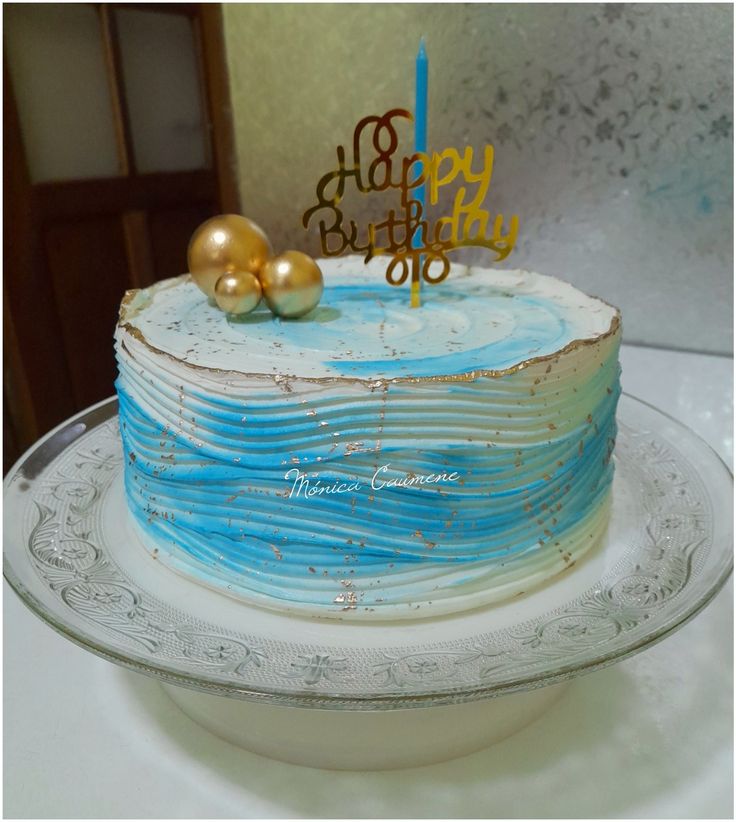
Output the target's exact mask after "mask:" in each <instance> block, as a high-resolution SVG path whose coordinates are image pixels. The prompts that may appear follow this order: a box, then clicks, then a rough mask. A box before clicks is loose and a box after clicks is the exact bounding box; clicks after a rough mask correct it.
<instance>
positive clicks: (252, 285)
mask: <svg viewBox="0 0 736 822" xmlns="http://www.w3.org/2000/svg"><path fill="white" fill-rule="evenodd" d="M260 301H261V284H260V282H259V281H258V277H256V275H255V274H251V273H250V271H229V272H227V273H226V274H223V275H222V276H221V277H220V278H219V279H218V280H217V282H216V283H215V302H216V303H217V307H218V308H219V309H220V310H221V311H225V312H226V313H227V314H248V313H250V312H251V311H252V310H253V309H254V308H255V307H256V306H257V305H258V303H259V302H260Z"/></svg>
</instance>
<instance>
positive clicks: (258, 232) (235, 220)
mask: <svg viewBox="0 0 736 822" xmlns="http://www.w3.org/2000/svg"><path fill="white" fill-rule="evenodd" d="M272 254H273V249H272V248H271V243H269V241H268V237H266V235H265V234H264V233H263V230H262V229H261V228H259V227H258V226H257V225H256V224H255V223H254V222H253V221H252V220H249V219H248V218H247V217H241V216H240V215H239V214H220V215H219V216H218V217H212V218H211V219H210V220H207V221H206V222H204V223H202V225H201V226H199V228H198V229H197V230H196V231H195V232H194V234H192V239H191V240H190V241H189V249H188V250H187V261H188V263H189V271H190V273H191V275H192V277H193V278H194V282H195V283H197V285H198V286H199V287H200V288H201V289H202V291H204V293H205V294H206V295H207V296H208V297H214V296H215V283H216V282H217V281H218V279H219V278H220V277H221V276H222V275H223V274H224V273H226V272H231V271H249V272H250V273H251V274H258V272H259V271H260V269H261V267H262V266H263V264H264V263H265V262H266V260H267V259H268V258H269V257H270V256H271V255H272Z"/></svg>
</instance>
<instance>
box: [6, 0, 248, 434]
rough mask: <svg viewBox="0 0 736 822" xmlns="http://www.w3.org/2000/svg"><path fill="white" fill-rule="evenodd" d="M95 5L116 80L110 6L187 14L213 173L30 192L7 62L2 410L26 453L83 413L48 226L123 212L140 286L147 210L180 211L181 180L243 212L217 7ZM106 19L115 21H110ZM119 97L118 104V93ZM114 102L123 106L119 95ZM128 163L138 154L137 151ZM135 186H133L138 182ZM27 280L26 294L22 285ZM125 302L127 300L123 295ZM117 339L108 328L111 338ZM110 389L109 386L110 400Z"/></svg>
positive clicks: (124, 136)
mask: <svg viewBox="0 0 736 822" xmlns="http://www.w3.org/2000/svg"><path fill="white" fill-rule="evenodd" d="M95 5H97V6H100V7H102V6H105V7H106V8H105V10H104V12H103V13H102V14H101V23H102V25H103V39H105V40H106V50H107V59H108V61H109V60H113V61H117V66H116V72H113V73H112V75H111V76H113V77H119V72H120V63H119V49H118V47H117V41H116V37H115V32H114V16H113V15H110V14H109V11H110V10H111V9H112V8H116V7H130V8H136V9H138V10H141V11H148V12H159V13H160V12H167V11H171V12H173V13H178V14H186V15H187V16H189V17H190V18H191V20H192V23H193V28H194V34H195V45H196V48H197V49H198V52H199V55H200V65H201V66H202V67H203V74H204V76H203V77H202V78H201V79H202V83H203V87H204V89H203V90H204V91H205V92H206V93H205V94H203V98H204V100H205V102H206V111H205V116H206V120H207V131H208V141H209V145H210V150H211V169H210V170H208V171H191V172H178V173H175V174H168V173H155V174H141V175H138V174H136V173H135V168H134V167H132V168H130V167H129V168H128V169H126V170H127V171H128V172H132V173H131V174H130V175H129V176H128V177H126V178H109V179H103V180H70V181H68V182H63V183H54V184H44V183H40V184H36V185H33V184H32V183H31V181H30V175H29V170H28V164H27V159H26V155H25V150H24V147H23V140H22V135H21V129H20V121H19V118H18V110H17V105H16V101H15V96H14V93H13V88H12V83H11V80H10V73H9V71H8V67H7V64H6V63H4V78H3V90H4V96H3V114H4V118H3V137H4V164H5V170H4V176H3V192H4V198H5V219H4V221H3V241H4V243H3V261H4V268H5V272H6V277H5V280H4V284H3V303H4V304H3V314H4V322H5V333H4V342H5V357H4V362H3V368H4V374H5V375H6V376H7V384H8V386H9V387H10V388H11V391H12V396H8V394H7V393H6V392H4V400H5V402H4V406H5V409H6V412H7V413H8V414H9V416H10V423H11V426H10V427H11V429H12V432H13V440H14V445H15V446H16V447H17V448H19V449H21V450H22V449H25V448H26V447H28V446H29V445H31V444H32V443H33V442H34V441H35V440H36V439H37V438H38V437H39V436H41V435H42V434H44V433H45V432H46V431H48V430H49V429H50V428H51V427H53V426H54V425H56V424H57V423H58V422H60V421H61V420H60V419H59V415H60V414H61V415H63V417H62V419H63V418H65V417H67V416H69V415H71V414H72V413H73V412H74V411H75V410H76V409H75V404H74V399H73V396H72V389H71V384H72V383H71V377H70V374H69V370H68V367H67V364H66V360H65V357H64V352H63V350H62V346H61V344H60V340H61V339H62V335H61V328H60V325H59V320H58V314H57V311H58V308H57V305H56V300H55V298H54V294H53V293H52V290H51V289H49V288H48V283H49V282H50V277H49V272H48V267H47V265H46V262H45V259H44V253H43V237H42V233H43V228H44V226H43V225H42V224H41V219H42V218H43V219H45V220H48V219H49V218H50V217H53V218H55V219H64V217H65V216H71V215H72V213H74V214H75V215H79V214H80V208H81V210H82V211H85V209H88V213H89V214H90V215H91V214H104V213H116V212H117V213H120V212H121V211H122V212H123V217H122V225H123V232H124V235H125V245H126V253H127V256H128V263H129V265H130V269H131V273H132V279H133V283H132V284H133V285H142V284H145V283H146V282H150V281H151V280H152V279H153V276H152V271H153V268H152V264H151V260H150V254H149V252H148V250H147V249H148V248H149V247H150V245H149V242H148V240H149V238H148V236H147V225H146V220H145V213H144V211H145V209H146V208H150V207H152V206H154V207H158V208H162V207H166V206H171V207H175V206H176V205H178V204H179V201H180V199H181V192H182V190H183V181H184V182H185V184H186V187H187V188H188V190H189V191H191V190H192V189H194V190H195V191H196V192H197V194H198V195H201V197H202V199H203V200H204V199H211V200H212V201H215V202H217V203H218V204H219V209H220V211H222V212H234V213H237V212H238V211H239V209H240V201H239V195H238V189H237V179H236V173H235V168H236V160H235V139H234V134H233V123H232V116H231V105H230V93H229V81H228V71H227V62H226V57H225V42H224V32H223V23H222V9H221V7H220V4H215V3H198V4H186V3H172V4H166V5H164V4H160V5H159V4H155V5H148V4H145V3H112V4H95ZM105 16H107V17H108V23H107V24H105ZM111 35H112V37H111ZM113 99H116V95H115V94H113ZM117 99H121V98H120V96H119V95H118V97H117ZM122 99H124V97H123V98H122ZM126 117H127V114H126V112H125V111H123V110H120V111H118V112H116V120H117V122H116V127H117V129H118V140H119V141H120V140H123V141H126V140H128V141H129V140H130V132H129V128H127V127H126V126H127V124H126ZM122 156H130V157H132V156H133V155H132V151H129V152H127V153H126V154H124V155H122ZM133 166H134V164H133ZM184 175H186V179H184ZM213 177H214V181H215V182H214V183H213ZM121 180H124V181H125V182H124V183H123V182H121ZM131 180H133V181H134V184H133V185H131ZM124 189H125V191H124ZM21 283H22V286H23V287H22V288H21V287H19V285H20V284H21ZM120 296H121V297H122V294H121V295H120ZM29 316H32V317H33V318H34V322H33V323H27V322H23V323H19V322H17V321H16V320H17V318H18V317H29ZM112 332H113V329H112V328H111V329H110V334H111V336H112ZM38 373H44V374H45V375H46V377H45V380H44V384H42V385H39V384H33V382H32V381H30V380H29V379H28V378H27V375H28V374H38ZM112 389H113V387H112V385H111V386H110V391H111V393H112Z"/></svg>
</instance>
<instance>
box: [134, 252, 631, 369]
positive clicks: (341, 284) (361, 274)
mask: <svg viewBox="0 0 736 822" xmlns="http://www.w3.org/2000/svg"><path fill="white" fill-rule="evenodd" d="M318 262H319V265H320V268H321V269H322V272H323V275H324V280H325V290H324V294H323V297H322V301H321V302H320V304H319V305H318V306H317V307H316V308H315V309H314V310H313V311H311V312H310V313H309V314H308V315H306V316H305V317H302V318H300V319H298V320H293V319H291V320H282V319H279V318H276V317H274V316H273V315H272V314H271V312H270V311H269V310H268V309H267V308H266V307H265V305H264V304H262V305H261V306H259V307H258V308H257V309H256V310H255V311H254V312H252V313H251V314H248V315H245V316H243V317H232V316H228V315H226V314H224V313H223V312H222V311H220V310H219V309H218V308H217V307H216V306H214V305H210V304H209V303H208V301H207V298H206V297H205V295H204V294H203V293H202V292H201V291H200V290H199V289H198V288H197V286H196V285H195V283H194V282H193V281H192V280H191V278H190V277H189V276H188V275H184V276H182V277H176V278H173V279H170V280H163V281H161V282H159V283H156V284H155V285H153V286H151V287H149V288H147V289H141V290H137V291H132V292H128V294H127V295H126V298H125V300H124V301H123V306H122V307H121V315H120V325H121V326H122V327H123V328H127V329H128V330H132V331H133V333H134V334H135V336H136V337H138V338H139V339H142V340H143V341H144V342H145V343H146V344H148V345H149V346H150V347H152V348H154V349H157V350H158V351H162V352H165V353H167V354H169V355H171V356H173V357H174V358H176V359H177V360H180V361H181V362H183V363H186V364H189V365H193V366H198V367H200V368H209V369H214V370H218V371H233V372H240V373H243V374H249V375H251V374H264V375H270V376H276V375H283V376H299V377H305V378H330V377H332V378H335V377H337V378H352V379H360V380H386V379H401V378H409V379H411V378H426V377H434V376H459V375H465V374H473V373H478V372H505V371H508V370H510V369H513V368H515V367H518V366H519V365H520V364H521V363H525V362H527V361H529V360H531V359H536V358H541V357H547V356H550V355H554V354H556V353H557V352H559V351H561V350H563V349H565V348H567V347H569V346H571V345H572V344H575V343H576V342H579V341H592V340H596V339H599V338H600V337H602V336H605V335H607V334H609V333H612V332H614V331H615V330H616V328H617V327H618V324H619V314H618V311H617V310H616V309H615V308H613V307H612V306H610V305H608V304H607V303H605V302H603V301H602V300H599V299H597V298H595V297H589V296H587V295H585V294H583V293H582V292H581V291H578V290H577V289H576V288H574V287H573V286H571V285H569V284H568V283H565V282H562V281H561V280H557V279H555V278H554V277H549V276H544V275H541V274H534V273H531V272H527V271H519V270H513V271H512V270H500V269H482V268H472V267H470V268H467V267H465V266H459V265H453V267H452V269H451V271H450V274H449V276H448V277H447V279H446V280H444V282H442V283H440V284H439V285H432V286H425V287H423V288H422V306H421V307H420V308H410V306H409V288H408V284H405V285H404V286H401V287H396V286H392V285H390V284H389V283H387V282H386V280H385V269H386V265H387V260H386V259H385V258H376V259H374V260H372V261H371V262H370V263H368V264H367V265H366V264H365V263H364V262H363V260H362V258H360V257H341V258H336V259H330V260H319V261H318Z"/></svg>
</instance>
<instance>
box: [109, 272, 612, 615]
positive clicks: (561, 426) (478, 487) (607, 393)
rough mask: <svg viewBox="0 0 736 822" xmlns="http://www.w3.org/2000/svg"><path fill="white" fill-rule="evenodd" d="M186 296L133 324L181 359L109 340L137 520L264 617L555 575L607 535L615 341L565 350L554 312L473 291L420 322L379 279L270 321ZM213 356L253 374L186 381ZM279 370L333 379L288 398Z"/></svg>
mask: <svg viewBox="0 0 736 822" xmlns="http://www.w3.org/2000/svg"><path fill="white" fill-rule="evenodd" d="M177 289H178V293H177V294H176V295H175V299H174V297H172V296H171V295H169V299H170V305H168V304H167V303H166V302H162V305H161V306H159V308H158V314H156V312H151V315H152V316H151V317H150V318H147V316H146V312H145V311H143V312H142V313H141V315H140V317H139V318H138V319H137V322H136V324H137V325H138V327H139V328H140V329H141V330H142V332H143V333H144V334H146V333H147V332H148V333H149V334H150V332H151V329H153V328H155V325H156V323H158V325H159V327H162V328H163V327H165V328H166V333H167V334H168V337H167V338H166V339H167V341H168V342H169V343H170V345H169V348H171V353H173V354H174V355H175V356H176V358H177V360H179V361H180V362H178V363H175V364H173V365H172V361H170V360H168V359H167V358H166V357H161V355H160V354H157V353H155V352H154V351H151V350H150V349H149V348H147V347H146V346H145V345H144V344H142V343H140V342H138V341H137V340H135V339H133V338H125V337H124V336H123V335H119V338H118V361H119V370H120V373H119V377H118V380H117V383H116V387H117V391H118V396H119V400H120V424H121V432H122V439H123V444H124V448H125V453H126V455H127V460H126V471H125V484H126V493H127V497H128V501H129V505H130V509H131V511H132V512H133V514H134V515H135V517H136V519H137V520H138V522H139V523H140V525H141V527H142V528H143V530H144V531H145V533H146V534H147V535H148V537H149V538H150V539H152V540H153V541H154V542H155V543H156V544H157V545H159V546H162V547H163V548H164V549H165V550H167V551H170V552H171V554H172V556H173V557H175V558H176V559H177V562H178V563H179V564H180V565H181V566H183V567H185V568H186V569H187V570H189V571H190V572H191V573H194V574H196V575H199V576H201V578H203V579H207V580H209V581H212V580H219V581H220V582H221V583H222V584H223V585H226V586H227V587H228V588H230V589H232V590H235V591H240V592H242V593H244V594H247V595H248V596H249V597H250V598H252V599H255V600H256V601H261V602H264V603H265V604H272V603H274V602H284V603H292V604H294V605H298V606H309V607H312V608H314V609H316V610H317V611H319V610H320V609H334V608H335V606H336V605H338V606H341V605H345V604H347V605H348V606H350V607H353V606H356V607H357V606H365V607H366V608H372V609H377V610H381V609H382V608H385V606H388V605H406V604H412V603H428V602H431V601H434V600H445V601H451V600H452V599H453V597H459V596H461V595H463V594H464V593H465V592H467V591H474V592H476V593H478V592H480V593H481V594H483V592H485V591H486V590H488V591H490V590H491V589H492V588H493V586H494V585H499V586H501V585H502V584H506V581H507V580H509V579H511V576H512V575H514V574H515V575H516V577H515V579H518V580H522V581H523V580H524V578H525V574H526V575H527V576H529V577H530V578H533V577H534V574H537V578H542V577H543V576H546V577H548V576H549V575H550V574H551V573H554V572H555V570H560V569H561V568H564V567H566V566H567V565H568V564H570V563H571V562H573V561H574V559H575V557H576V556H577V555H578V553H580V551H581V550H582V548H581V547H580V546H581V545H583V544H584V543H585V544H586V545H587V544H590V542H591V540H592V539H593V537H594V536H595V535H596V534H598V533H600V528H601V527H602V526H601V523H602V522H603V520H602V518H601V517H600V516H599V512H600V511H601V510H603V507H604V504H605V502H606V500H607V497H608V492H609V490H610V485H611V480H612V472H613V465H612V462H611V459H610V456H611V452H612V449H613V443H614V441H615V436H616V422H615V412H616V404H617V401H618V397H619V393H620V387H619V370H620V369H619V365H618V356H617V354H618V338H617V337H614V338H609V339H608V340H607V341H606V342H605V343H604V342H600V341H599V342H595V343H590V345H589V347H587V348H586V349H585V352H584V353H583V354H579V355H578V354H573V355H570V358H569V359H568V356H567V355H559V354H558V353H557V352H559V351H560V349H563V348H564V347H565V346H566V345H567V344H568V343H569V342H570V341H571V340H572V339H574V336H575V328H574V327H573V326H572V325H571V321H570V319H569V317H568V316H567V315H566V313H565V311H564V310H561V308H560V305H559V304H557V303H555V302H554V301H553V300H550V299H548V298H546V297H543V296H540V295H538V294H530V293H524V292H523V291H518V290H517V291H514V292H509V291H505V290H504V289H502V288H499V287H495V288H494V287H489V286H488V285H487V284H486V283H483V282H482V278H480V281H479V282H473V281H472V278H466V280H465V281H464V282H462V284H461V287H458V286H457V285H456V284H450V283H445V284H443V285H441V286H436V287H435V288H434V289H433V290H432V292H431V299H428V300H427V303H426V305H425V306H424V307H423V308H422V309H421V311H420V312H416V313H413V314H412V313H411V312H407V310H406V308H405V306H404V307H403V308H402V309H399V308H398V307H397V306H398V302H396V301H397V300H401V301H403V300H405V294H402V293H401V292H400V290H398V289H392V288H391V287H390V286H387V285H385V284H384V283H378V284H375V285H373V284H371V283H366V284H361V285H348V284H341V283H336V284H333V285H331V286H330V287H328V289H327V290H326V295H325V299H324V300H323V304H322V306H321V307H320V308H318V309H316V311H315V312H313V314H312V315H311V316H310V317H308V318H305V319H303V320H301V321H297V322H294V321H291V322H281V321H278V320H274V319H272V318H268V319H264V318H263V317H262V316H259V315H258V314H256V315H253V316H250V317H249V318H246V319H245V320H232V319H227V320H226V318H225V316H224V315H223V314H221V313H219V312H218V311H217V310H216V309H214V308H212V307H211V306H207V304H206V302H205V301H203V300H202V298H201V296H198V295H197V293H193V292H192V286H191V285H190V284H188V283H187V284H184V285H182V286H177ZM171 291H172V293H173V291H174V289H172V290H171ZM576 293H577V292H576ZM581 297H582V295H581ZM402 305H403V302H402ZM175 309H176V310H175ZM177 311H178V313H177ZM153 315H155V317H154V316H153ZM154 320H155V321H154ZM121 338H122V340H123V341H122V343H121ZM455 338H456V339H455ZM200 343H201V345H200ZM177 345H180V346H181V348H180V350H177V349H176V346H177ZM240 346H242V348H241V347H240ZM154 347H155V346H154ZM223 352H225V353H223ZM233 352H235V353H233ZM239 352H242V353H239ZM418 352H422V355H421V356H418ZM545 355H548V356H549V359H548V360H540V361H537V362H536V363H535V364H533V365H532V366H527V367H525V368H522V369H520V370H514V371H512V372H510V373H507V374H504V375H502V376H490V375H485V374H478V375H475V376H474V377H473V378H472V379H466V380H460V381H452V380H450V381H434V380H426V381H420V382H401V381H398V382H397V381H393V378H395V377H401V376H407V375H410V376H412V377H418V378H421V377H431V376H434V375H437V374H442V375H456V374H468V373H469V372H474V371H501V370H503V369H507V368H509V367H511V366H514V365H516V364H517V363H519V362H521V361H524V360H527V359H529V358H530V357H545ZM553 355H554V356H553ZM207 357H210V358H211V359H212V360H213V361H215V362H219V361H220V360H222V359H228V358H230V359H229V362H232V361H238V360H242V369H241V370H242V371H243V372H244V374H245V375H246V376H243V377H242V378H240V381H238V379H235V380H234V381H233V380H231V379H229V378H227V376H223V377H221V378H219V377H218V378H215V377H210V376H208V375H207V373H206V372H201V371H198V370H196V369H188V368H187V367H186V365H182V364H181V363H182V362H187V361H196V363H197V364H198V365H205V366H206V365H208V361H207ZM259 358H260V359H259ZM263 362H267V363H271V362H276V363H277V366H275V367H274V372H275V373H273V374H272V375H271V376H270V377H269V376H268V374H269V372H268V371H267V370H265V369H260V371H259V367H258V366H259V364H261V363H263ZM285 362H286V363H289V364H290V366H291V368H292V369H293V371H292V373H293V372H296V373H301V372H302V371H304V370H307V368H308V367H309V368H312V369H313V372H312V373H310V374H307V375H306V376H309V377H311V378H312V379H314V376H319V377H322V378H324V377H326V378H327V379H326V380H325V381H324V382H319V381H317V382H306V383H305V382H299V381H298V379H295V385H294V387H292V386H291V385H290V384H289V383H288V381H286V382H283V380H282V375H283V374H284V373H289V369H288V368H286V367H284V365H283V363H285ZM315 362H316V363H317V365H318V369H317V371H316V372H315V371H314V368H315V365H314V364H315ZM226 372H227V369H226ZM228 373H229V372H228ZM254 373H262V374H264V375H265V376H263V377H258V378H256V377H248V376H247V375H248V374H254ZM333 374H334V375H335V376H340V377H356V378H365V380H364V382H359V383H354V382H352V381H350V380H348V381H346V382H344V383H342V382H335V381H333V380H331V379H330V376H331V375H333ZM280 380H281V381H280ZM376 380H377V381H376ZM382 466H389V467H388V468H386V469H385V470H383V469H382ZM376 472H378V473H376ZM297 475H301V476H303V477H304V480H305V482H302V480H301V479H298V476H297ZM418 477H419V478H425V479H426V478H428V477H429V478H430V479H429V480H428V481H426V482H420V481H418V480H417V478H418ZM374 478H375V479H374ZM407 478H408V479H407ZM372 480H373V482H372ZM375 482H377V483H379V484H380V483H384V485H383V487H373V485H374V483H375ZM305 483H306V484H305ZM340 485H341V486H342V490H340V491H339V492H338V491H335V492H330V491H328V490H326V489H330V488H333V489H334V488H338V487H339V486H340ZM307 487H308V488H313V489H322V490H317V491H316V492H315V493H314V495H313V496H306V494H305V490H304V489H305V488H307ZM297 488H301V490H300V491H299V493H295V492H296V490H297ZM515 584H516V583H515ZM519 590H522V588H520V587H519V585H516V587H515V588H514V591H515V592H518V591H519Z"/></svg>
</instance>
